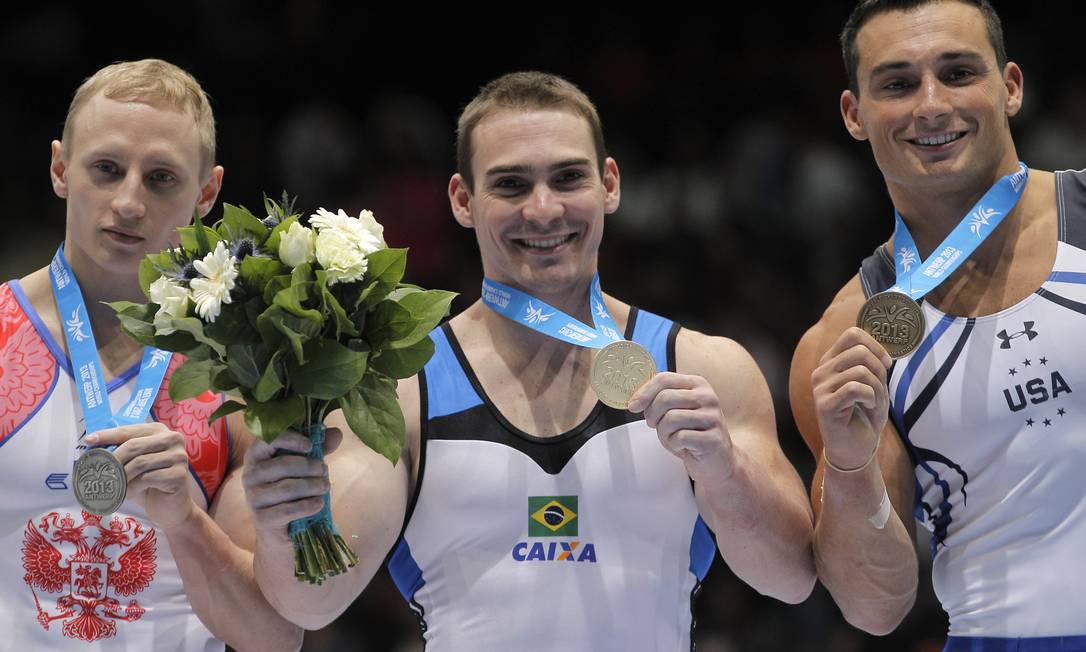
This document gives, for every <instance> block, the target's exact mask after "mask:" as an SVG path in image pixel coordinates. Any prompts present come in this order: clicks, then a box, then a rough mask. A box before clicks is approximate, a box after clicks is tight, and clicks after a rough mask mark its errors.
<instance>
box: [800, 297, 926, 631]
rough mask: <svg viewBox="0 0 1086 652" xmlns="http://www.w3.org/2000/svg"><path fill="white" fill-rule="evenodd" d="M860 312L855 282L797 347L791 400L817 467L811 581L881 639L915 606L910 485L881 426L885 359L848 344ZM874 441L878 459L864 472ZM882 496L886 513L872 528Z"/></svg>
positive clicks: (896, 445) (864, 342)
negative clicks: (815, 575) (814, 579)
mask: <svg viewBox="0 0 1086 652" xmlns="http://www.w3.org/2000/svg"><path fill="white" fill-rule="evenodd" d="M862 303H863V292H862V291H861V289H860V285H859V281H858V279H855V278H854V279H853V280H852V282H850V283H849V284H848V285H846V286H845V288H844V289H843V290H842V291H841V293H840V294H839V295H838V296H837V298H836V299H835V301H834V303H833V304H832V305H831V306H830V307H829V309H827V311H826V313H825V315H824V316H823V318H822V320H821V321H820V322H819V323H818V324H816V325H815V326H814V327H813V328H812V329H811V330H810V331H808V332H807V333H806V334H805V335H804V336H803V338H802V339H801V340H800V343H799V346H798V347H797V349H796V352H795V355H794V357H793V360H792V371H791V377H790V381H789V393H790V395H791V402H792V412H793V414H794V416H795V419H796V423H797V425H798V426H799V429H800V432H801V433H802V434H803V438H804V440H805V441H806V442H807V445H808V447H810V449H811V452H812V453H813V454H814V456H815V459H816V460H817V462H818V469H817V471H816V473H815V477H814V481H813V484H812V487H811V502H812V506H813V507H814V513H815V534H814V552H815V561H816V564H817V566H818V575H819V578H820V579H821V580H822V583H823V584H825V585H826V588H827V589H829V591H830V594H831V595H833V598H834V600H835V601H836V602H837V604H838V606H839V607H840V608H841V612H842V613H843V614H844V616H845V619H846V620H848V622H850V623H851V624H852V625H854V626H856V627H858V628H860V629H862V630H864V631H867V632H869V633H872V634H880V635H881V634H887V633H889V632H891V631H892V630H893V629H894V628H895V627H897V625H898V624H899V623H900V622H901V620H902V619H903V618H904V617H905V615H906V614H907V613H908V612H909V609H911V608H912V605H913V602H914V600H915V598H916V586H917V560H916V551H915V547H914V543H913V540H914V539H913V535H914V531H915V524H914V522H913V519H912V515H911V513H910V509H911V506H912V501H913V494H914V486H915V485H914V480H913V474H912V469H911V466H910V464H909V459H908V455H907V454H906V452H905V449H904V445H903V444H902V442H901V440H900V438H899V437H898V435H897V432H896V431H895V430H894V427H893V425H892V424H890V423H889V421H888V419H887V418H886V416H887V415H886V411H887V409H888V396H886V394H885V382H886V380H885V366H884V363H885V359H883V360H882V361H879V362H873V360H875V354H876V353H878V354H880V355H881V350H879V349H878V348H877V347H878V346H879V345H878V344H877V343H874V344H873V346H872V343H873V340H870V338H869V337H865V336H866V334H864V333H862V331H858V329H857V330H853V331H851V332H850V333H847V334H846V331H848V330H849V327H850V326H853V325H854V324H855V319H856V314H857V312H858V310H859V308H860V305H861V304H862ZM835 347H836V348H835ZM879 366H883V372H882V374H881V375H880V374H878V373H876V371H877V370H878V367H879ZM879 385H881V391H876V390H877V389H878V388H879ZM816 390H817V394H818V396H817V397H816ZM820 412H821V416H820ZM820 422H821V423H820ZM880 431H881V433H882V434H881V437H876V434H875V433H876V432H880ZM876 441H877V442H878V451H877V454H876V455H875V456H874V458H873V459H871V461H870V463H868V464H867V465H866V466H863V465H864V464H865V462H866V461H867V460H868V459H869V457H870V456H871V452H872V451H873V450H874V447H875V445H876ZM824 443H825V447H826V450H825V453H824V452H823V445H824ZM827 457H828V458H830V459H831V461H833V463H834V465H835V466H837V467H839V468H844V469H852V468H857V467H862V468H861V469H860V470H858V471H855V472H852V473H842V472H840V471H837V470H834V469H833V468H830V467H829V466H828V465H827V464H826V458H827ZM884 496H888V497H889V499H890V503H891V505H892V506H893V509H892V510H891V512H890V513H889V515H888V518H887V519H886V521H885V523H884V524H882V527H876V525H877V524H878V521H879V520H881V519H879V518H878V515H879V510H880V506H881V503H882V500H883V497H884ZM873 519H874V520H873Z"/></svg>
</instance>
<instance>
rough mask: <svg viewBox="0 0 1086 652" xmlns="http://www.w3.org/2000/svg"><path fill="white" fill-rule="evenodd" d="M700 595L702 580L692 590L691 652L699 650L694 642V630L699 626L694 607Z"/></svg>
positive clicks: (695, 583)
mask: <svg viewBox="0 0 1086 652" xmlns="http://www.w3.org/2000/svg"><path fill="white" fill-rule="evenodd" d="M699 595H701V580H698V581H696V582H694V588H693V589H691V590H690V652H694V651H695V650H696V649H697V645H696V644H695V642H694V629H695V628H696V627H697V626H698V616H697V614H696V613H694V606H695V603H696V602H697V601H698V596H699Z"/></svg>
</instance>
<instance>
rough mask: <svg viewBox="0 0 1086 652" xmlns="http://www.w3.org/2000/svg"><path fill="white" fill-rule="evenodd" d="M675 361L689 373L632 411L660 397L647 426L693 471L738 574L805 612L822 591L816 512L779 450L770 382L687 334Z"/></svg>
mask: <svg viewBox="0 0 1086 652" xmlns="http://www.w3.org/2000/svg"><path fill="white" fill-rule="evenodd" d="M676 357H677V360H676V362H677V367H678V370H679V372H680V373H678V374H658V375H657V376H656V377H655V378H654V379H653V380H651V381H650V382H649V384H647V385H646V386H645V388H643V389H642V390H641V391H640V392H639V393H638V394H639V397H640V398H641V402H638V403H637V404H631V409H634V408H635V407H636V408H640V407H641V405H642V403H643V402H644V401H645V400H646V399H647V397H648V396H655V398H654V399H653V400H652V401H651V403H650V404H649V405H648V407H646V408H645V417H646V421H647V422H648V423H649V425H651V426H653V427H655V428H656V429H657V434H658V435H659V436H660V437H661V442H662V443H663V444H664V446H665V447H666V448H668V450H670V451H671V452H673V453H674V454H676V455H677V456H679V457H680V459H682V460H683V463H684V464H685V465H686V469H687V473H689V474H690V477H691V478H692V479H693V480H694V490H695V497H696V499H697V503H698V509H699V511H700V512H701V515H702V517H703V518H704V519H705V520H706V522H707V523H708V524H709V526H710V527H711V528H712V530H713V531H714V532H715V533H716V535H717V545H718V547H719V549H720V554H721V556H722V557H723V558H724V560H725V561H726V562H727V563H728V566H729V567H730V568H731V569H732V571H733V572H735V574H736V575H738V576H739V577H740V578H741V579H743V580H744V581H745V582H747V583H748V584H750V585H751V586H752V587H754V588H755V589H757V590H758V591H759V592H761V593H763V594H766V595H770V596H773V597H775V598H777V599H779V600H783V601H785V602H791V603H798V602H802V601H803V600H804V599H806V598H807V596H808V595H809V594H810V592H811V589H812V588H813V586H814V582H815V570H814V562H813V559H812V556H811V523H812V519H811V510H810V505H809V504H808V502H807V496H806V492H805V491H804V489H803V483H802V482H801V480H800V478H799V475H798V474H797V473H796V471H795V469H794V468H793V467H792V465H791V464H790V463H789V462H788V460H787V459H786V458H785V457H784V453H783V452H782V451H781V448H780V445H779V444H778V442H777V430H776V425H775V421H774V417H773V405H772V402H771V399H770V395H769V389H768V387H767V386H766V382H765V379H764V378H763V377H762V374H761V372H760V371H759V370H758V367H757V365H756V364H755V363H754V360H753V359H752V358H751V357H750V355H749V354H748V353H747V352H746V351H745V350H743V348H742V347H741V346H739V345H738V344H736V343H735V342H733V341H731V340H727V339H724V338H719V337H708V336H705V335H702V334H701V333H697V332H694V331H687V330H684V331H681V332H680V334H679V337H678V340H677V342H676ZM639 397H635V400H637V399H638V398H639Z"/></svg>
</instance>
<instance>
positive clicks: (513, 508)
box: [389, 308, 716, 652]
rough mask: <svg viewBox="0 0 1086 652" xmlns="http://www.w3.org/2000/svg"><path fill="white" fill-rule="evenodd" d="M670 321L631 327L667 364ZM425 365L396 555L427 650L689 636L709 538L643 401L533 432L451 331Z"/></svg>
mask: <svg viewBox="0 0 1086 652" xmlns="http://www.w3.org/2000/svg"><path fill="white" fill-rule="evenodd" d="M678 330H679V326H678V325H677V324H674V323H672V322H670V321H668V320H666V319H663V318H661V317H658V316H656V315H653V314H651V313H648V312H645V311H638V310H637V309H636V308H634V309H632V310H631V312H630V318H629V322H628V325H627V332H626V337H627V338H628V339H632V340H633V341H636V342H638V343H640V344H641V345H642V346H644V347H645V348H646V349H648V351H649V352H651V353H652V355H653V357H654V358H655V361H656V365H657V368H658V369H668V370H672V371H673V370H674V369H675V336H676V334H677V333H678ZM431 338H432V339H433V341H434V344H435V348H436V352H435V353H434V356H433V358H432V359H431V360H430V362H429V363H428V364H427V365H426V367H425V369H424V370H423V371H422V373H421V374H420V375H419V381H420V383H419V386H420V393H421V397H422V415H423V418H422V431H421V452H420V461H419V476H418V486H417V488H416V491H415V497H414V500H413V503H412V504H411V505H410V507H409V509H408V514H407V520H406V525H405V526H404V531H403V534H402V536H401V538H400V541H399V543H398V544H397V546H396V548H395V549H394V550H393V553H392V555H391V557H390V560H389V570H390V571H391V574H392V577H393V580H394V581H395V583H396V585H397V586H398V587H399V589H400V591H401V593H403V595H404V598H406V599H407V601H408V603H409V604H410V605H411V607H412V609H413V610H414V611H415V612H416V614H417V615H418V617H419V620H420V622H421V626H422V631H423V637H424V638H425V640H426V647H427V649H428V650H433V651H435V652H445V651H448V650H471V651H477V650H564V651H571V652H572V651H577V650H583V651H585V652H596V651H601V650H661V651H664V650H666V651H668V652H671V651H674V650H680V649H690V648H691V647H692V643H691V639H692V632H693V624H694V623H693V617H692V611H691V610H692V606H693V600H694V598H695V596H696V595H697V593H698V589H699V586H700V581H701V580H702V578H704V576H705V573H706V572H707V571H708V569H709V566H710V564H711V563H712V560H713V557H714V556H715V553H716V544H715V541H714V539H713V536H712V534H711V533H710V531H709V529H708V527H707V526H706V524H705V522H704V521H703V520H702V519H701V517H700V516H699V515H698V509H697V505H696V504H695V502H694V491H693V486H692V484H691V481H690V478H689V476H687V474H686V469H685V467H684V466H683V464H682V462H681V461H680V460H679V459H678V458H676V457H675V456H673V455H672V454H671V453H669V452H667V451H666V450H665V449H664V448H663V446H662V445H661V444H660V442H659V440H658V439H657V436H656V431H655V430H653V429H652V428H649V427H648V426H647V425H646V424H645V421H644V419H643V418H642V417H641V415H636V414H631V413H630V412H626V411H622V410H615V409H612V408H609V407H606V406H604V405H603V404H597V405H596V407H595V409H593V410H592V412H591V414H589V415H588V417H587V418H586V419H585V420H584V422H582V423H581V424H579V425H578V426H577V427H575V428H574V429H573V430H571V431H569V432H567V433H564V434H561V435H559V436H556V437H547V438H541V437H534V436H532V435H529V434H527V433H525V432H523V431H521V430H519V429H517V428H516V427H515V426H513V425H512V424H511V423H509V422H508V421H507V420H506V419H505V417H503V416H502V415H501V413H500V412H498V410H497V409H496V408H495V406H494V404H493V403H492V402H491V401H490V399H489V398H488V397H487V395H486V393H485V392H484V391H483V388H482V386H481V385H480V383H479V380H478V379H477V378H476V376H475V374H474V372H473V371H472V369H471V367H470V365H469V364H468V362H467V359H466V358H465V356H464V353H463V351H462V350H461V348H460V345H459V344H458V342H457V341H456V338H455V336H454V335H453V332H452V330H451V329H450V328H449V327H448V325H445V326H443V327H441V328H439V329H436V330H434V331H433V333H431Z"/></svg>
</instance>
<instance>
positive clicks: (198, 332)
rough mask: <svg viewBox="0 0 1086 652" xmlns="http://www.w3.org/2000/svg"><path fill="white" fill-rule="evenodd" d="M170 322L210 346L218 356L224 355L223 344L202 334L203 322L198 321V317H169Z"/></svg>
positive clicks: (224, 348)
mask: <svg viewBox="0 0 1086 652" xmlns="http://www.w3.org/2000/svg"><path fill="white" fill-rule="evenodd" d="M170 324H171V325H172V326H173V327H174V328H176V329H177V330H179V331H181V332H184V333H188V334H189V335H191V336H192V338H193V339H195V340H196V341H197V342H200V343H201V344H206V345H208V346H210V347H211V348H212V349H213V350H214V351H215V353H218V354H219V355H220V356H225V355H226V347H225V346H223V345H222V344H220V343H218V342H216V341H215V340H213V339H211V338H210V337H208V336H207V335H205V334H204V322H202V321H200V319H199V317H182V318H181V319H171V320H170Z"/></svg>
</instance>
